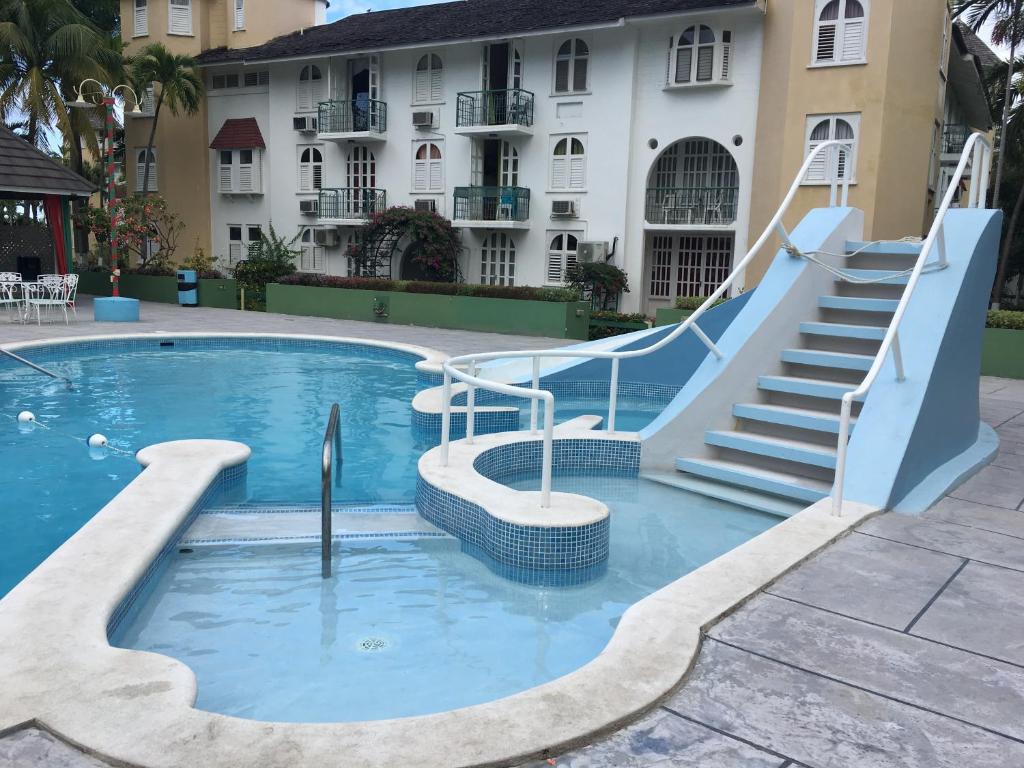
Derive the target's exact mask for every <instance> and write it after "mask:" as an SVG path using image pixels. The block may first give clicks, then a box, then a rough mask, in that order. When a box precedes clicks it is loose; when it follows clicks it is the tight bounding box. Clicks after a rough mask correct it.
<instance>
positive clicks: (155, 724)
mask: <svg viewBox="0 0 1024 768" xmlns="http://www.w3.org/2000/svg"><path fill="white" fill-rule="evenodd" d="M153 335H154V334H141V336H143V337H151V336H153ZM164 335H168V336H178V337H186V336H192V335H198V336H208V337H225V338H227V337H232V336H235V337H267V336H274V337H281V338H300V339H301V338H317V339H326V340H331V341H339V340H340V341H349V342H351V343H357V344H363V342H362V341H359V340H351V339H343V338H342V337H319V336H318V337H304V336H297V335H293V334H223V333H210V334H187V333H174V334H171V333H168V334H164ZM139 336H140V334H129V335H127V337H129V338H138V337H139ZM112 338H124V337H110V336H102V337H78V338H77V339H59V340H52V341H51V342H50V343H68V342H72V341H75V340H79V341H80V340H94V339H95V340H109V339H112ZM40 344H41V342H38V341H34V342H19V343H18V344H14V345H6V346H5V348H10V349H16V348H26V347H32V346H38V345H40ZM370 346H394V345H390V344H381V343H378V344H372V345H370ZM404 346H405V347H406V348H407V349H408V348H409V345H404ZM247 456H248V448H247V447H246V446H243V445H242V444H240V443H231V442H226V441H177V442H175V443H163V444H158V445H155V446H149V447H147V448H144V449H143V450H142V451H140V452H139V458H140V461H142V462H143V463H145V464H147V465H148V466H147V468H146V470H145V471H144V472H142V473H141V474H140V475H139V476H138V477H137V478H135V479H134V480H133V481H132V482H131V483H130V484H129V485H128V486H127V487H126V488H125V489H124V490H123V491H122V492H121V493H120V494H118V495H117V496H116V497H115V498H114V499H113V500H112V501H111V502H110V503H109V504H107V505H106V506H105V507H104V508H103V509H102V510H101V511H100V512H99V513H97V515H96V516H95V517H93V518H92V520H90V521H89V522H88V523H87V524H86V525H85V526H83V527H82V529H81V530H79V531H78V532H77V533H76V534H75V535H74V536H72V537H71V538H69V539H68V540H67V541H66V542H65V543H64V544H63V545H62V546H61V547H59V548H58V549H57V550H56V551H55V552H54V553H53V554H52V555H51V556H50V557H49V558H47V560H46V561H44V562H43V563H42V564H41V565H40V566H39V567H38V568H37V569H36V570H35V571H33V572H32V573H31V574H29V576H27V577H26V578H25V579H24V580H23V581H22V582H21V583H20V584H19V585H18V586H17V587H15V588H14V589H13V590H12V591H11V592H10V593H9V594H8V595H7V596H6V597H5V598H3V599H2V600H0V668H3V669H5V670H7V671H8V674H7V675H6V680H5V682H6V690H5V691H4V693H3V695H2V696H0V734H2V733H5V732H9V731H12V730H16V729H18V728H20V727H24V726H25V725H27V724H37V725H42V726H43V727H45V728H46V729H47V730H50V731H52V732H54V733H56V734H59V735H60V736H61V737H62V738H64V739H66V740H67V741H69V742H71V743H72V744H74V745H76V746H78V747H80V748H82V749H84V750H86V751H88V752H90V753H93V754H96V755H99V756H101V757H103V758H105V759H108V760H114V761H118V762H121V763H127V764H130V765H142V766H152V767H153V768H157V767H163V766H168V768H170V767H172V766H175V767H176V766H181V765H203V766H210V767H211V768H214V767H216V766H237V765H260V766H261V767H262V768H276V767H277V766H280V767H281V768H285V767H286V766H287V767H288V768H291V767H292V766H296V765H330V764H336V763H337V760H338V757H339V755H344V756H345V764H346V765H348V766H353V767H355V766H381V767H382V768H383V767H384V766H388V767H389V768H390V767H392V766H395V765H413V764H415V765H417V766H438V768H441V767H442V766H443V767H444V768H450V767H451V766H483V765H508V764H514V763H516V762H519V761H524V760H527V759H530V758H532V757H544V756H547V755H548V754H549V753H555V752H558V751H561V750H564V749H567V748H570V747H573V746H576V745H578V744H582V743H585V742H587V741H590V740H593V739H594V738H595V737H597V736H600V735H601V734H603V733H606V732H609V731H611V730H614V729H615V728H617V727H619V726H621V725H623V724H624V723H626V722H628V721H630V720H632V719H634V718H635V717H637V716H639V715H641V714H643V713H644V712H646V711H648V710H649V709H651V708H652V707H654V706H655V705H656V704H657V703H658V702H659V701H660V700H662V699H663V698H664V697H666V696H668V695H669V694H670V693H671V692H672V691H673V690H674V689H675V688H676V687H677V686H678V685H679V684H680V683H681V682H682V681H683V679H685V677H686V675H687V673H688V672H689V670H690V668H691V666H692V665H693V663H694V661H695V660H696V656H697V652H698V650H699V647H700V642H701V635H702V632H703V631H704V630H705V629H707V627H709V626H710V625H711V624H713V623H714V622H715V621H717V620H718V619H720V618H722V617H723V616H725V615H726V614H728V613H730V612H731V611H732V610H734V609H735V608H737V607H738V606H739V605H741V604H742V603H743V602H745V601H746V600H747V599H749V598H750V597H752V596H753V595H754V594H756V593H757V592H759V591H760V590H761V589H763V588H764V587H765V586H767V585H768V584H770V583H771V582H772V581H774V580H775V579H777V578H778V577H780V576H781V575H782V574H783V573H785V572H786V571H788V570H789V569H791V568H792V567H794V566H796V565H798V564H799V563H801V562H803V561H804V560H805V559H807V558H808V557H810V556H811V555H813V554H814V553H815V552H817V551H819V550H820V549H822V548H824V547H825V546H827V545H828V544H830V543H831V542H833V541H835V540H836V539H837V538H839V537H840V536H842V535H843V534H845V533H847V532H848V531H849V530H850V529H851V528H853V527H854V526H856V525H857V524H859V523H860V522H861V521H862V520H864V519H865V518H866V517H868V516H871V515H873V514H875V513H877V512H878V511H880V510H878V509H876V508H873V507H867V506H865V505H858V504H849V503H848V504H845V505H844V516H843V517H834V516H832V514H831V512H830V506H829V504H830V503H829V502H828V500H824V501H822V502H818V503H817V504H815V505H813V506H811V507H808V508H807V509H805V510H803V511H802V512H799V513H798V514H796V515H794V516H793V517H791V518H789V519H788V520H785V521H783V522H781V523H779V524H778V525H776V526H775V527H773V528H771V529H770V530H768V531H766V532H765V533H762V534H761V535H759V536H757V537H755V538H753V539H751V540H749V541H747V542H746V543H744V544H742V545H740V546H739V547H737V548H735V549H733V550H731V551H730V552H728V553H726V554H725V555H723V556H721V557H719V558H717V559H715V560H713V561H711V562H710V563H708V564H706V565H704V566H702V567H701V568H698V569H697V570H695V571H693V572H691V573H689V574H687V575H686V576H684V577H682V578H681V579H678V580H677V581H675V582H673V583H671V584H669V585H667V586H666V587H664V588H662V589H661V590H658V591H657V592H655V593H653V594H651V595H649V596H648V597H646V598H644V599H642V600H640V601H638V602H637V603H635V604H634V605H633V606H631V607H630V608H629V609H627V611H626V612H625V614H624V615H623V617H622V619H621V621H620V622H619V625H618V627H617V629H616V631H615V632H614V634H613V636H612V638H611V640H610V641H609V643H608V645H607V646H606V647H605V649H604V650H603V651H602V652H601V653H600V654H599V655H598V656H597V657H596V658H595V659H593V660H592V661H591V662H589V663H588V664H586V665H584V666H582V667H580V668H579V669H577V670H575V671H574V672H572V673H570V674H568V675H565V676H563V677H561V678H558V679H556V680H553V681H551V682H549V683H546V684H544V685H541V686H538V687H536V688H532V689H529V690H527V691H523V692H521V693H518V694H515V695H512V696H509V697H506V698H503V699H499V700H496V701H492V702H488V703H484V704H479V705H475V706H472V707H467V708H463V709H458V710H452V711H448V712H443V713H438V714H433V715H424V716H419V717H411V718H403V719H396V720H381V721H369V722H360V723H325V724H308V723H268V722H260V721H254V720H243V719H240V718H234V717H228V716H225V715H218V714H214V713H210V712H205V711H202V710H198V709H195V708H194V707H193V703H194V701H195V696H196V691H197V682H196V678H195V675H194V674H193V673H192V671H191V670H190V669H189V668H188V667H187V666H186V665H185V664H183V663H182V662H180V661H177V660H175V659H172V658H169V657H166V656H161V655H159V654H155V653H148V652H141V651H130V650H124V649H118V648H113V647H111V646H110V645H109V643H108V641H107V634H106V625H107V620H108V619H109V617H110V615H111V614H112V612H113V611H114V610H115V609H116V608H117V606H118V605H119V603H120V601H121V599H122V598H123V596H124V595H125V594H127V592H128V591H129V590H131V589H132V588H133V586H134V585H135V584H136V583H137V582H138V581H139V579H140V578H141V577H142V576H143V575H144V573H145V572H146V569H147V568H149V566H150V565H151V564H152V562H153V560H154V559H155V557H156V556H157V554H158V553H159V552H160V551H161V549H162V548H163V547H164V546H166V544H167V543H168V541H169V539H170V538H171V537H172V536H173V535H174V533H175V531H176V530H178V528H179V527H180V525H181V523H182V522H183V521H184V520H185V519H187V517H188V515H189V514H190V512H191V510H192V508H193V507H194V506H195V504H196V503H197V501H198V500H199V499H200V498H201V497H202V496H203V494H205V493H206V491H207V489H208V488H209V486H210V485H211V484H212V483H213V482H214V481H215V479H216V478H217V477H218V475H219V473H220V472H222V471H223V470H224V469H225V468H227V467H230V466H235V465H238V464H239V463H244V461H245V459H246V457H247ZM141 510H145V512H146V513H147V514H145V515H140V511H141Z"/></svg>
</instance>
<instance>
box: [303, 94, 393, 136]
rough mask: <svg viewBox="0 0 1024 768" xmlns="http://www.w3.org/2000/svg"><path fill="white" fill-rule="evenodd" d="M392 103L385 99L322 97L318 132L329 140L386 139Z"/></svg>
mask: <svg viewBox="0 0 1024 768" xmlns="http://www.w3.org/2000/svg"><path fill="white" fill-rule="evenodd" d="M387 130H388V105H387V104H386V103H385V102H383V101H376V100H374V99H369V100H367V101H354V102H353V101H322V102H320V110H319V116H318V120H317V134H318V135H319V137H320V138H321V139H326V140H327V141H384V140H385V139H386V138H387Z"/></svg>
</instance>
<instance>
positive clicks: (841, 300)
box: [818, 296, 900, 315]
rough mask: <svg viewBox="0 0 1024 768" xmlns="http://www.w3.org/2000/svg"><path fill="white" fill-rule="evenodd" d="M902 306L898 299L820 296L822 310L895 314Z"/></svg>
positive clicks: (819, 302) (819, 303)
mask: <svg viewBox="0 0 1024 768" xmlns="http://www.w3.org/2000/svg"><path fill="white" fill-rule="evenodd" d="M899 305H900V302H899V300H898V299H875V298H871V297H868V296H819V297H818V306H819V307H821V308H822V309H840V310H846V311H849V312H873V313H882V314H889V315H891V314H893V313H894V312H895V311H896V308H897V307H898V306H899Z"/></svg>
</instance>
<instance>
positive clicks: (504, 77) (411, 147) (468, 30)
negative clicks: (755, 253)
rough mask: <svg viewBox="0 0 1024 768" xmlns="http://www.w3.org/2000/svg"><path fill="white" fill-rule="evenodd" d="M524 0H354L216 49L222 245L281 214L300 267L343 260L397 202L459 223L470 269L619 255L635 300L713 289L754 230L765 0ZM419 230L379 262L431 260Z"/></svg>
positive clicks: (512, 276) (406, 272) (318, 267)
mask: <svg viewBox="0 0 1024 768" xmlns="http://www.w3.org/2000/svg"><path fill="white" fill-rule="evenodd" d="M526 5H528V10H529V11H530V13H524V12H523V11H524V9H526V6H519V7H518V8H516V9H510V8H509V6H508V5H507V4H506V3H499V2H493V1H492V0H472V2H457V3H448V4H444V5H434V6H424V7H421V8H410V9H404V10H399V11H387V12H379V13H368V14H360V15H358V16H352V17H349V18H347V19H344V20H342V21H340V22H336V23H335V24H332V25H327V26H322V27H315V28H311V29H307V30H303V31H301V32H298V33H295V34H292V35H289V36H287V37H284V38H279V39H277V40H273V41H271V42H269V43H267V44H265V45H262V46H258V47H255V48H249V49H238V50H214V51H210V52H208V53H206V54H204V55H203V56H202V57H201V61H202V63H203V66H204V72H205V77H206V82H207V87H208V94H207V95H208V99H207V102H208V110H207V119H208V131H209V135H210V136H211V137H214V138H213V140H212V143H211V153H212V158H211V162H210V174H211V178H210V188H211V196H212V202H211V218H212V244H213V251H214V253H215V254H217V255H220V256H222V257H223V258H224V260H225V261H235V260H237V259H239V258H241V257H242V256H243V255H244V254H245V253H246V247H247V243H248V242H250V241H252V240H253V239H255V238H257V237H258V236H259V232H260V229H261V228H265V227H266V226H267V224H268V223H270V224H273V226H274V228H275V229H276V230H277V231H278V233H281V234H285V235H287V236H289V237H290V236H292V235H296V234H297V235H298V242H297V243H296V247H301V250H302V257H301V263H300V264H299V267H300V269H301V270H302V271H307V272H322V273H327V274H333V275H346V274H348V270H349V264H348V260H347V257H346V246H347V244H348V243H349V242H351V241H352V238H353V236H354V233H355V231H356V228H358V227H359V226H361V225H362V224H363V223H364V222H365V220H366V218H367V217H368V216H369V215H370V214H372V213H373V212H374V211H380V210H383V209H384V208H385V207H389V206H396V205H401V206H414V207H425V208H429V209H431V210H436V211H437V212H438V213H439V214H442V215H444V216H445V217H448V218H450V219H451V220H452V221H453V223H454V224H455V225H456V226H457V227H459V228H461V231H462V243H463V246H464V249H463V256H462V261H461V265H460V266H461V270H462V273H463V276H464V278H465V279H466V280H467V281H472V282H485V283H492V284H496V285H561V284H562V283H563V279H564V275H565V269H566V267H567V265H569V264H571V263H573V262H574V261H575V260H577V259H585V258H596V259H603V258H605V256H606V254H607V255H610V256H611V257H612V259H613V261H614V263H616V264H618V265H620V266H621V267H622V268H623V269H625V270H626V271H627V273H628V275H629V279H630V284H631V286H632V292H631V293H630V294H627V295H626V296H625V297H624V301H623V306H624V307H625V308H630V309H644V310H648V311H650V310H653V309H654V308H655V307H657V306H662V305H667V304H668V303H670V302H671V301H672V300H674V298H675V296H676V295H678V294H680V293H683V294H689V295H704V294H706V293H709V292H710V291H711V290H713V289H714V288H715V287H717V285H718V283H719V281H720V280H721V279H722V278H723V277H724V276H725V275H727V274H728V272H729V270H730V266H731V264H732V261H733V258H734V255H735V254H736V253H740V254H742V253H743V252H744V251H745V249H746V246H747V230H748V221H749V216H750V197H751V190H752V181H751V180H752V176H753V171H754V132H755V128H756V124H757V114H758V92H759V81H760V76H761V68H762V66H761V59H762V56H761V49H762V33H763V23H764V22H763V16H764V11H763V7H762V6H761V4H760V3H755V2H748V1H747V0H743V1H742V2H735V1H734V2H728V1H726V2H723V1H722V0H717V1H716V2H702V1H700V0H696V1H694V2H688V3H680V2H664V3H660V4H659V3H651V2H616V3H611V2H595V3H577V4H575V5H574V6H573V7H570V8H568V9H567V8H565V7H563V6H560V5H558V4H553V3H546V2H544V3H541V2H531V3H528V4H526ZM660 5H663V6H665V7H671V8H675V9H676V10H672V11H670V12H665V13H658V12H656V11H657V10H658V7H659V6H660ZM632 6H636V8H635V9H634V8H632ZM680 6H686V7H687V8H686V9H685V10H678V8H679V7H680ZM631 11H635V13H631ZM414 247H415V244H414V243H408V242H403V243H400V244H399V247H398V248H397V249H396V251H395V256H394V259H393V263H392V265H391V269H390V273H389V274H388V275H387V276H391V277H394V278H413V279H414V278H415V277H416V276H417V275H416V269H415V264H414V263H413V262H412V261H411V260H409V259H408V258H407V255H408V253H409V252H410V249H412V248H414Z"/></svg>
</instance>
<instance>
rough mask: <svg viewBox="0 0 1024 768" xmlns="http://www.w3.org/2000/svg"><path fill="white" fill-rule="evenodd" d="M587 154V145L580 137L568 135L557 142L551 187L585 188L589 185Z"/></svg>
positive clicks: (552, 164)
mask: <svg viewBox="0 0 1024 768" xmlns="http://www.w3.org/2000/svg"><path fill="white" fill-rule="evenodd" d="M586 155H587V150H586V147H585V146H584V144H583V140H582V139H581V138H579V137H576V136H567V137H566V138H564V139H559V140H558V141H557V142H555V148H554V151H553V152H552V153H551V189H553V190H559V191H567V190H574V189H575V190H579V189H584V188H585V187H586V186H587V156H586Z"/></svg>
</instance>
